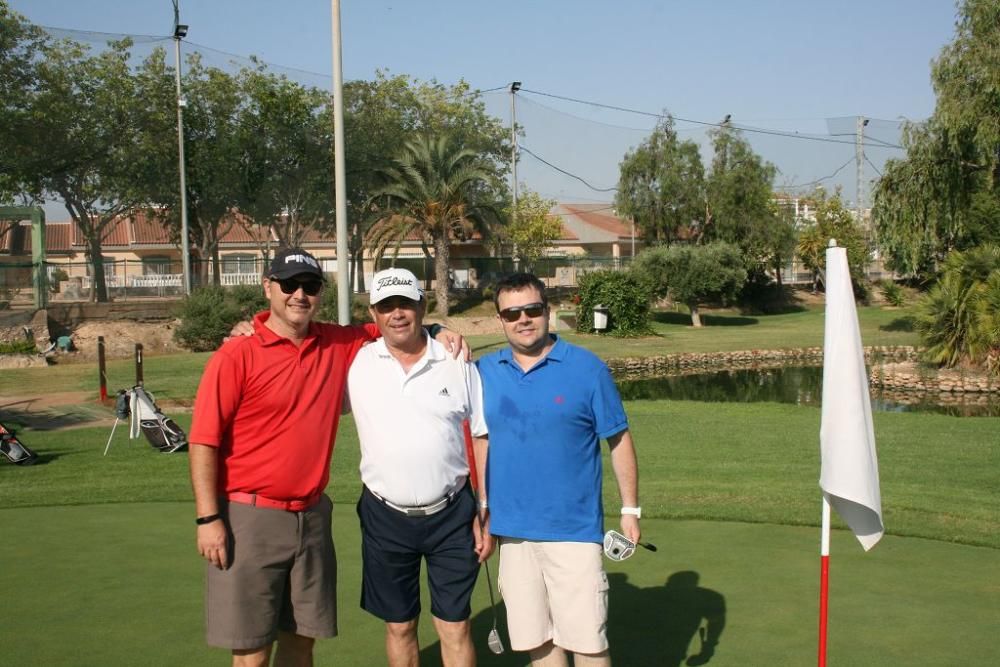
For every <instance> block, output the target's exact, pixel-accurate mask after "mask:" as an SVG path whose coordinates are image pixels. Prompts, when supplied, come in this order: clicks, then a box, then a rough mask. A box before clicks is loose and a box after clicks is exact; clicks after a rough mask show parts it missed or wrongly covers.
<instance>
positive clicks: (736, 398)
mask: <svg viewBox="0 0 1000 667" xmlns="http://www.w3.org/2000/svg"><path fill="white" fill-rule="evenodd" d="M618 389H619V391H620V392H621V395H622V398H623V399H625V400H631V401H637V400H655V399H670V400H675V401H706V402H741V403H754V402H772V403H794V404H796V405H806V406H814V407H819V405H820V403H821V399H822V396H823V367H822V366H785V367H781V368H759V369H743V370H724V371H717V372H714V373H701V374H697V375H674V376H669V377H655V378H645V379H642V380H620V381H619V382H618ZM871 395H872V410H874V411H879V412H936V413H940V414H948V415H954V416H961V417H1000V395H997V394H995V393H994V394H991V395H984V394H938V393H936V392H934V393H916V392H892V393H888V392H883V391H881V390H879V389H877V388H872V392H871Z"/></svg>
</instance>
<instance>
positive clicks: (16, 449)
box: [0, 424, 38, 466]
mask: <svg viewBox="0 0 1000 667" xmlns="http://www.w3.org/2000/svg"><path fill="white" fill-rule="evenodd" d="M0 454H3V456H4V458H5V459H7V460H8V461H10V462H11V463H13V464H15V465H19V466H30V465H31V464H33V463H35V461H37V460H38V454H36V453H35V452H33V451H31V450H30V449H28V448H27V447H25V446H24V444H23V443H22V442H21V441H20V440H18V439H17V436H16V435H14V432H13V431H11V430H9V429H8V428H7V427H6V426H4V425H3V424H0Z"/></svg>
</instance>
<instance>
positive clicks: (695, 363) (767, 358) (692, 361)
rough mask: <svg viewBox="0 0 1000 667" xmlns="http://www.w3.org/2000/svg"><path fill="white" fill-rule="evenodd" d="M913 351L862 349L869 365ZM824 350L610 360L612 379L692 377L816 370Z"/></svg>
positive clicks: (912, 354)
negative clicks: (763, 370) (738, 371)
mask: <svg viewBox="0 0 1000 667" xmlns="http://www.w3.org/2000/svg"><path fill="white" fill-rule="evenodd" d="M916 354H917V353H916V349H915V348H913V347H909V346H898V347H892V346H873V347H866V348H865V359H866V360H867V361H868V362H869V363H873V362H874V361H877V360H891V361H907V360H915V359H916ZM822 363H823V348H821V347H805V348H797V349H788V350H740V351H736V352H706V353H701V352H685V353H679V354H668V355H663V356H657V357H626V358H621V359H609V360H608V362H607V364H608V367H609V368H610V369H611V373H612V375H614V376H615V377H616V378H618V379H623V380H630V379H635V378H643V377H656V376H662V375H694V374H698V373H712V372H715V371H721V370H728V369H753V368H775V367H779V366H789V365H798V366H819V365H821V364H822Z"/></svg>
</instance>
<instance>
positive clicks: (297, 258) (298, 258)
mask: <svg viewBox="0 0 1000 667" xmlns="http://www.w3.org/2000/svg"><path fill="white" fill-rule="evenodd" d="M293 262H298V263H302V264H308V265H309V266H314V267H316V268H317V269H318V268H319V264H318V263H317V262H316V260H315V259H313V258H312V257H307V256H306V255H289V256H288V257H286V258H285V264H291V263H293Z"/></svg>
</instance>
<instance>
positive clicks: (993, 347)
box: [916, 244, 1000, 371]
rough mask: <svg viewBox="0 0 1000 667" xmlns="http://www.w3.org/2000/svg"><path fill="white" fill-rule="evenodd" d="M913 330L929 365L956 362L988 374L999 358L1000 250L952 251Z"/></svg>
mask: <svg viewBox="0 0 1000 667" xmlns="http://www.w3.org/2000/svg"><path fill="white" fill-rule="evenodd" d="M916 325H917V331H918V332H919V333H920V334H921V336H922V337H923V340H924V343H925V345H926V346H927V348H926V351H925V353H924V356H925V358H926V359H927V360H928V361H931V362H933V363H937V364H940V365H944V366H955V365H957V364H959V363H961V362H970V363H973V364H982V365H985V366H986V367H988V368H990V369H991V370H994V371H997V370H1000V369H998V368H997V367H996V365H997V359H998V357H1000V246H996V245H991V244H986V245H982V246H979V247H976V248H971V249H969V250H967V251H964V252H959V251H957V250H956V251H952V252H951V253H950V254H949V255H948V257H947V258H946V259H945V262H944V271H943V273H942V276H941V279H940V280H939V281H938V284H937V285H935V286H934V287H933V288H932V289H931V290H930V292H928V294H927V295H926V296H925V297H924V298H923V299H922V300H921V302H920V304H919V306H918V309H917V318H916Z"/></svg>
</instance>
